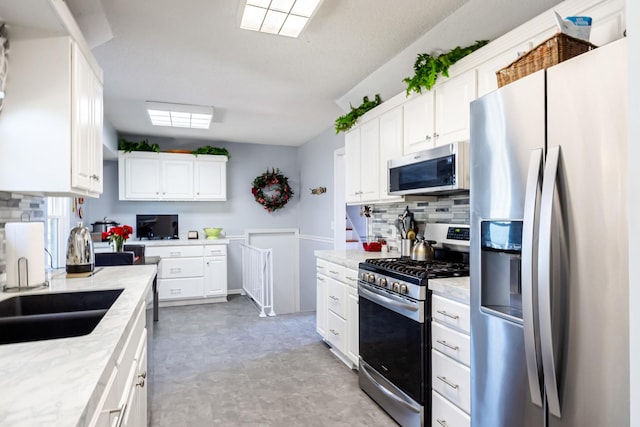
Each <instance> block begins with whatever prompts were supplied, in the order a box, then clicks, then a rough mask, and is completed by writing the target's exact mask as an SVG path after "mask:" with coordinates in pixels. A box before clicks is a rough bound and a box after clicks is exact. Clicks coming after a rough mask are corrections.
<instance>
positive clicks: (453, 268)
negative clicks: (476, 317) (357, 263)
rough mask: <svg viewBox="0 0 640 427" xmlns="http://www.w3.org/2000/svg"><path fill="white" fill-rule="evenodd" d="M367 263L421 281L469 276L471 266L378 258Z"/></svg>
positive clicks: (436, 261)
mask: <svg viewBox="0 0 640 427" xmlns="http://www.w3.org/2000/svg"><path fill="white" fill-rule="evenodd" d="M365 262H366V263H367V264H369V265H372V266H375V267H377V268H379V269H381V270H387V271H394V272H397V273H402V274H405V275H408V276H411V277H416V278H419V279H425V278H426V279H433V278H441V277H458V276H468V275H469V265H467V264H465V263H460V262H447V261H440V260H434V261H414V260H412V259H409V258H378V259H368V260H366V261H365Z"/></svg>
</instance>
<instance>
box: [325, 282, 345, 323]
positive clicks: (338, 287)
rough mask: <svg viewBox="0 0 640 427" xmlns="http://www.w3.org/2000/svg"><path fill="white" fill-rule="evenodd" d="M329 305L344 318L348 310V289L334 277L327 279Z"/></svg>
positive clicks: (330, 308)
mask: <svg viewBox="0 0 640 427" xmlns="http://www.w3.org/2000/svg"><path fill="white" fill-rule="evenodd" d="M327 306H328V307H329V310H331V311H333V312H334V313H335V314H337V315H338V316H340V317H342V318H343V319H344V318H345V317H346V312H347V289H346V287H345V285H343V284H342V283H340V282H338V281H337V280H334V279H328V280H327Z"/></svg>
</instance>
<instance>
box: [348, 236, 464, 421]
mask: <svg viewBox="0 0 640 427" xmlns="http://www.w3.org/2000/svg"><path fill="white" fill-rule="evenodd" d="M425 234H427V235H429V236H432V237H433V238H435V239H437V240H438V243H437V244H436V247H437V248H436V251H435V258H434V260H433V261H413V260H411V259H409V258H406V257H403V258H377V259H368V260H366V261H365V262H363V263H360V265H359V272H358V311H359V317H358V320H359V325H358V327H359V349H360V362H359V373H358V376H359V383H360V388H362V390H364V391H365V392H366V393H367V394H368V395H369V396H370V397H371V398H372V399H373V400H375V401H376V403H378V405H380V406H381V407H382V408H383V409H384V410H385V411H386V412H387V413H388V414H389V415H390V416H391V417H392V418H393V419H394V420H396V421H397V422H398V423H399V424H401V425H402V426H404V427H407V426H422V425H425V422H426V424H427V425H428V424H429V421H428V420H429V419H430V417H431V351H430V348H431V328H430V319H431V293H430V292H429V290H428V286H427V284H428V280H429V279H434V278H441V277H454V276H468V275H469V256H468V250H466V251H465V250H464V249H465V248H468V241H469V226H465V225H462V226H459V225H458V226H455V225H451V224H427V227H426V231H425ZM452 248H456V249H458V250H453V249H452Z"/></svg>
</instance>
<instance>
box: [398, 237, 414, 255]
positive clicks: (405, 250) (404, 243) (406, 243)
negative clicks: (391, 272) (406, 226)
mask: <svg viewBox="0 0 640 427" xmlns="http://www.w3.org/2000/svg"><path fill="white" fill-rule="evenodd" d="M411 249H413V240H410V239H402V240H400V256H402V257H410V256H411Z"/></svg>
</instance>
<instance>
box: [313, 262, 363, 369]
mask: <svg viewBox="0 0 640 427" xmlns="http://www.w3.org/2000/svg"><path fill="white" fill-rule="evenodd" d="M316 266H317V275H316V298H317V299H316V331H317V332H318V333H319V334H320V336H322V338H323V339H324V340H325V342H327V343H328V344H329V345H330V346H331V348H332V350H333V352H334V353H335V354H336V355H337V356H338V357H339V358H340V359H341V360H342V361H343V362H345V363H346V364H347V365H348V366H350V367H351V368H357V367H358V357H359V352H358V288H357V286H358V272H357V271H356V270H352V269H350V268H347V267H344V266H341V265H338V264H335V263H332V262H329V261H326V260H323V259H318V260H317V262H316Z"/></svg>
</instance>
